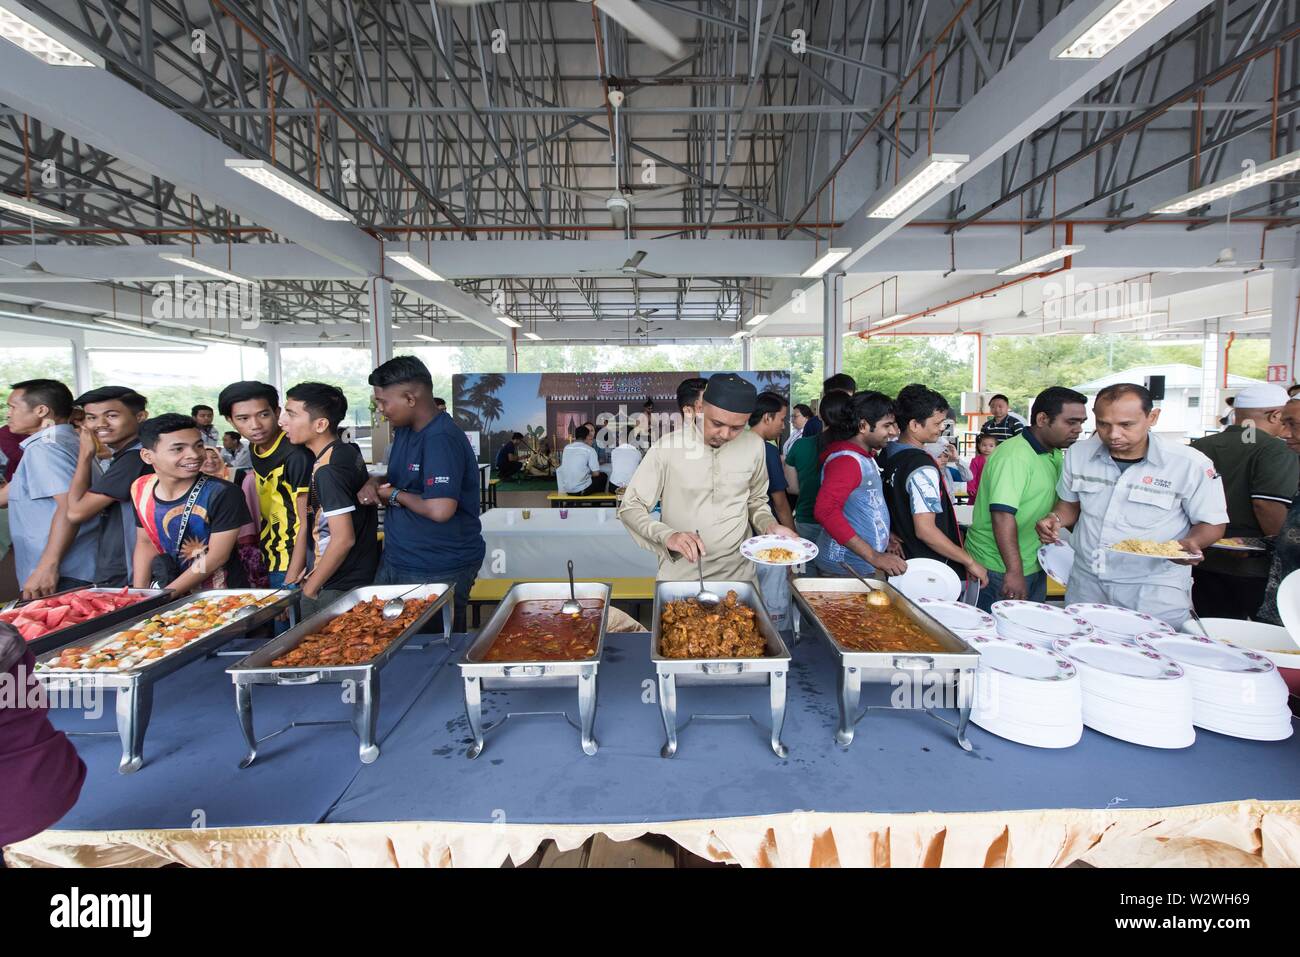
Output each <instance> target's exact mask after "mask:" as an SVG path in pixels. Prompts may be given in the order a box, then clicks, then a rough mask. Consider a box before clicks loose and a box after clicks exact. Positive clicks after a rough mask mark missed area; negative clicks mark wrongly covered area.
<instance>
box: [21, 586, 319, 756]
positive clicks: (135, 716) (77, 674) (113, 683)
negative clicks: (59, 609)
mask: <svg viewBox="0 0 1300 957" xmlns="http://www.w3.org/2000/svg"><path fill="white" fill-rule="evenodd" d="M276 594H277V592H276V590H275V589H271V588H261V589H257V588H227V589H215V590H213V591H205V592H199V593H197V594H193V595H186V596H185V597H184V598H177V599H176V600H174V601H171V602H168V603H167V604H165V605H162V606H161V607H157V608H152V609H150V610H148V611H146V612H144V613H142V614H137V615H136V616H135V617H133V618H131V619H129V620H127V621H125V622H121V623H119V624H117V625H114V626H113V627H111V628H105V629H103V630H102V631H100V632H99V633H97V634H96V635H95V636H94V637H93V638H92V640H91V641H90V642H88V644H87V646H88V647H93V646H94V645H95V644H96V643H98V642H101V641H108V640H109V639H111V638H112V637H113V635H116V634H117V633H119V632H122V631H128V630H130V628H131V626H133V625H137V624H140V623H141V622H143V621H145V620H146V619H148V618H152V617H153V616H154V615H163V614H166V613H168V612H172V611H176V610H177V609H180V608H184V607H185V606H186V605H189V604H192V603H194V602H196V601H198V600H199V599H200V598H224V597H225V596H227V595H253V596H255V597H257V598H258V599H259V600H260V599H267V598H271V597H272V596H274V595H276ZM299 597H300V596H299V593H298V592H297V591H290V592H286V591H280V592H279V593H278V597H276V598H275V600H274V601H268V602H267V603H266V604H265V605H263V606H261V607H260V608H258V610H257V611H255V612H253V614H251V615H248V616H246V617H244V618H239V619H235V620H234V621H231V622H229V623H227V624H225V625H222V626H221V627H220V628H218V629H216V630H215V631H212V632H210V633H209V634H207V635H204V636H203V637H202V638H200V639H198V640H197V641H192V642H190V643H189V644H188V645H186V646H185V647H183V648H180V649H177V650H176V651H175V652H174V653H172V654H169V655H165V656H164V657H162V658H159V659H157V660H156V661H151V662H149V663H147V664H145V663H142V664H139V665H136V666H135V667H134V668H128V669H125V670H122V671H46V672H41V671H37V672H36V677H37V679H39V680H40V681H42V682H43V683H44V684H45V685H46V687H47V688H48V689H49V690H58V689H60V688H74V687H82V688H85V687H95V688H97V689H98V688H111V689H114V690H115V691H116V692H117V702H116V711H117V733H118V737H119V738H121V741H122V760H121V762H120V763H119V764H118V767H117V769H118V771H119V772H121V773H122V774H130V773H132V772H134V771H138V770H140V768H141V767H142V766H143V765H144V736H145V732H146V731H148V730H149V719H150V717H151V715H152V712H153V686H154V683H155V682H157V681H160V680H161V679H163V678H165V677H167V676H168V675H169V674H171V673H172V672H174V671H177V670H178V669H180V668H183V667H184V666H185V665H187V664H189V663H190V662H191V661H194V660H195V659H196V658H202V657H203V656H205V655H207V654H208V653H210V652H212V651H214V650H215V649H216V648H218V647H220V646H221V645H224V644H226V642H228V641H230V640H232V639H234V638H239V637H242V636H244V635H246V634H248V633H249V632H250V631H253V630H255V629H257V628H260V627H261V626H262V625H264V624H266V623H267V622H269V621H271V620H273V619H274V618H276V617H278V616H279V615H280V613H281V612H283V611H284V610H285V609H286V608H289V609H290V612H289V613H290V616H291V618H290V620H293V619H295V618H296V616H297V607H298V599H299ZM291 606H292V607H291ZM61 647H62V646H61ZM58 657H59V650H58V649H55V650H53V651H49V652H47V653H45V654H43V655H41V656H40V657H39V658H37V659H36V663H37V665H38V666H39V665H42V664H48V663H49V662H50V661H51V660H57V659H58ZM74 733H75V732H74ZM89 733H93V732H89Z"/></svg>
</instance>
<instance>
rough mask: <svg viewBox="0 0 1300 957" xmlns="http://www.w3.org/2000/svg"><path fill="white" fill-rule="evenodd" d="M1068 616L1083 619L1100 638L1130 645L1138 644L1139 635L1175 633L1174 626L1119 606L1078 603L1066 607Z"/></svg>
mask: <svg viewBox="0 0 1300 957" xmlns="http://www.w3.org/2000/svg"><path fill="white" fill-rule="evenodd" d="M1065 610H1066V613H1067V614H1070V615H1073V616H1074V617H1075V618H1082V619H1083V620H1084V621H1086V622H1087V623H1088V624H1090V625H1092V627H1093V628H1094V629H1096V632H1097V635H1098V637H1101V638H1114V639H1115V640H1116V641H1123V642H1126V643H1128V644H1136V643H1137V638H1138V636H1139V635H1155V634H1166V635H1172V634H1173V633H1174V627H1173V625H1171V624H1169V623H1168V622H1166V621H1161V620H1160V619H1159V618H1154V617H1152V616H1151V615H1146V614H1143V613H1142V612H1140V611H1130V610H1129V609H1127V608H1120V607H1119V606H1118V605H1098V604H1094V603H1092V602H1078V603H1076V604H1073V605H1066V606H1065Z"/></svg>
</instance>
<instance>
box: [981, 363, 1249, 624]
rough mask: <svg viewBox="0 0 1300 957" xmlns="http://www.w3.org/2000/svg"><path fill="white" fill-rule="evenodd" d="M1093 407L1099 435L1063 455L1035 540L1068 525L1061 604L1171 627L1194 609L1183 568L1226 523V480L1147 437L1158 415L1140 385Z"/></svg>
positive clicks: (1115, 391) (1106, 395)
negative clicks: (1173, 554) (1156, 550)
mask: <svg viewBox="0 0 1300 957" xmlns="http://www.w3.org/2000/svg"><path fill="white" fill-rule="evenodd" d="M1092 408H1093V416H1094V417H1095V418H1096V420H1097V431H1096V434H1094V435H1092V436H1090V437H1089V438H1086V439H1084V440H1083V441H1081V442H1076V443H1075V444H1074V445H1072V446H1071V447H1070V448H1069V450H1068V451H1067V452H1066V453H1065V460H1064V464H1063V467H1062V470H1061V480H1060V481H1059V482H1058V483H1057V486H1056V496H1057V501H1056V506H1055V508H1053V510H1052V511H1051V512H1050V513H1049V514H1048V515H1047V517H1046V518H1044V519H1042V520H1041V521H1039V522H1038V525H1037V531H1038V536H1039V539H1040V540H1041V541H1043V542H1044V543H1052V542H1056V541H1058V540H1059V535H1058V534H1057V533H1058V531H1059V529H1061V528H1062V527H1065V528H1073V529H1074V535H1073V538H1072V539H1071V542H1070V544H1071V545H1072V546H1073V548H1074V567H1073V568H1072V569H1071V570H1070V583H1069V586H1068V588H1067V589H1066V593H1065V603H1066V604H1067V605H1071V604H1074V603H1076V602H1100V603H1104V604H1111V605H1118V606H1119V607H1121V608H1129V609H1132V610H1135V611H1142V612H1145V613H1146V614H1148V615H1154V616H1155V617H1157V618H1160V619H1163V620H1164V621H1167V622H1168V623H1169V624H1171V625H1173V626H1174V627H1175V628H1178V627H1180V626H1181V625H1182V624H1183V622H1185V621H1186V620H1187V618H1188V617H1189V614H1190V613H1189V609H1190V608H1191V604H1192V571H1191V568H1190V567H1189V566H1191V565H1194V564H1196V563H1197V562H1199V561H1200V560H1201V555H1202V552H1203V550H1204V549H1206V548H1208V547H1209V546H1210V545H1212V544H1213V543H1214V542H1217V541H1218V540H1219V539H1220V538H1222V537H1223V532H1224V529H1225V528H1227V525H1228V509H1227V505H1226V503H1225V500H1224V495H1223V482H1222V480H1221V479H1220V478H1219V473H1218V472H1217V471H1215V468H1214V465H1213V464H1212V463H1211V462H1210V460H1209V459H1208V458H1206V457H1205V456H1204V455H1203V454H1201V453H1200V452H1198V451H1196V449H1193V448H1190V447H1189V446H1185V445H1181V444H1179V443H1176V442H1172V441H1169V440H1166V439H1162V438H1161V437H1160V436H1158V435H1153V434H1151V428H1152V426H1154V425H1155V424H1156V420H1157V419H1159V418H1160V410H1159V409H1156V408H1155V407H1154V403H1153V402H1152V401H1151V393H1150V392H1148V391H1147V390H1146V389H1145V388H1143V387H1142V386H1140V385H1135V384H1133V383H1131V382H1121V383H1118V384H1116V385H1110V386H1107V387H1106V388H1104V389H1102V390H1101V391H1100V392H1098V393H1097V398H1096V399H1095V400H1094V402H1093V407H1092ZM995 454H996V453H995ZM1127 539H1138V540H1140V541H1144V542H1155V543H1164V542H1177V543H1178V545H1179V546H1181V548H1182V549H1183V551H1184V552H1185V553H1187V555H1188V557H1187V558H1186V559H1179V560H1169V559H1164V558H1151V557H1147V556H1143V555H1130V554H1121V553H1120V552H1117V551H1114V550H1113V549H1112V548H1111V546H1113V545H1115V544H1116V543H1118V542H1121V541H1125V540H1127Z"/></svg>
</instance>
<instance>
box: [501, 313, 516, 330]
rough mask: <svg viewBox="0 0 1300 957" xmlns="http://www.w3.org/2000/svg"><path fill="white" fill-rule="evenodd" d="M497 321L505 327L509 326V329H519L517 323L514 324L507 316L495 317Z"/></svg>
mask: <svg viewBox="0 0 1300 957" xmlns="http://www.w3.org/2000/svg"><path fill="white" fill-rule="evenodd" d="M497 321H498V322H501V323H504V324H505V325H507V326H509V327H510V328H511V329H518V328H519V323H517V322H515V321H514V320H513V319H511V318H510V317H509V316H497Z"/></svg>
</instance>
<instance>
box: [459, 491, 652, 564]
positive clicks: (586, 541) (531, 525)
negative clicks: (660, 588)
mask: <svg viewBox="0 0 1300 957" xmlns="http://www.w3.org/2000/svg"><path fill="white" fill-rule="evenodd" d="M525 511H527V512H528V513H529V517H528V518H524V517H523V513H524V512H525ZM566 516H567V517H566ZM480 521H481V522H482V523H483V540H484V541H485V542H486V543H487V552H486V554H485V555H484V558H483V567H482V568H480V569H479V573H478V577H479V578H515V579H524V580H527V579H533V578H540V579H547V578H559V577H563V575H564V561H563V559H561V558H557V557H556V556H569V555H572V556H574V573H575V574H576V575H577V577H578V578H602V579H608V578H653V577H654V576H655V573H656V572H657V571H658V570H659V566H658V563H657V562H656V560H655V556H654V555H653V554H652V553H650V552H648V551H646V550H645V549H643V548H640V547H638V546H637V544H636V543H635V542H633V541H632V536H631V535H629V534H628V533H627V529H626V528H624V527H623V523H622V522H620V521H619V520H618V517H617V516H616V515H615V514H614V509H612V508H569V509H556V508H544V507H543V508H533V509H522V508H494V509H491V510H490V511H488V512H485V513H484V514H483V515H482V516H481V517H480Z"/></svg>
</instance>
